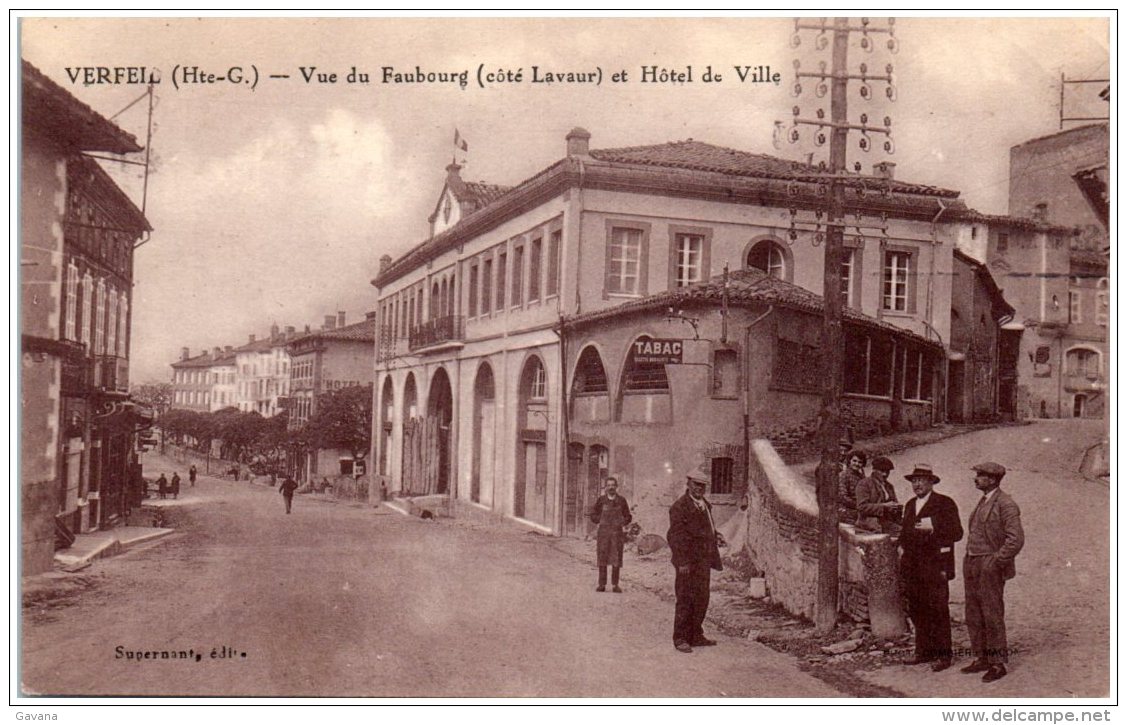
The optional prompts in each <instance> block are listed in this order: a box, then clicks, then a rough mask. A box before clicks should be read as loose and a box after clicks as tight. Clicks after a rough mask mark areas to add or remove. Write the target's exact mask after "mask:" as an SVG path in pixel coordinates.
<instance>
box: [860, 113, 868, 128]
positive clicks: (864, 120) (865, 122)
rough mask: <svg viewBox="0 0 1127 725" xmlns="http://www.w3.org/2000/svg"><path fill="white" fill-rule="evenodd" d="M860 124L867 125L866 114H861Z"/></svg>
mask: <svg viewBox="0 0 1127 725" xmlns="http://www.w3.org/2000/svg"><path fill="white" fill-rule="evenodd" d="M861 123H862V125H867V124H868V123H869V114H867V113H862V114H861Z"/></svg>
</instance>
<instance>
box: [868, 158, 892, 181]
mask: <svg viewBox="0 0 1127 725" xmlns="http://www.w3.org/2000/svg"><path fill="white" fill-rule="evenodd" d="M873 176H875V177H877V178H878V179H888V180H889V181H891V180H892V179H895V178H896V163H895V162H893V161H881V162H880V163H877V164H873Z"/></svg>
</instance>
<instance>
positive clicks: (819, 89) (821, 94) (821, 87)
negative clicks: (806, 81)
mask: <svg viewBox="0 0 1127 725" xmlns="http://www.w3.org/2000/svg"><path fill="white" fill-rule="evenodd" d="M829 90H830V87H829V86H827V85H826V83H825V81H823V82H821V83H819V84H818V85H816V86H814V95H815V96H817V97H818V98H825V96H826V93H827V92H829Z"/></svg>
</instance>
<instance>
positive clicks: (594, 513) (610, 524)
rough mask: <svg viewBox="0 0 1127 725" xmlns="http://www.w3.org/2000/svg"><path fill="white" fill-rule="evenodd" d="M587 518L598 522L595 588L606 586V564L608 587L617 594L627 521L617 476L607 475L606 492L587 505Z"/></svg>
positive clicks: (599, 589) (627, 508) (626, 512)
mask: <svg viewBox="0 0 1127 725" xmlns="http://www.w3.org/2000/svg"><path fill="white" fill-rule="evenodd" d="M590 516H591V521H592V522H593V523H596V524H598V525H599V529H598V533H597V538H596V542H597V543H596V548H595V555H596V557H597V563H598V567H599V585H598V586H597V587H596V588H595V591H597V592H605V591H606V590H607V567H608V566H609V567H610V583H611V591H613V592H614V593H616V594H621V593H622V589H621V588H619V586H618V576H619V572H620V571H621V569H622V547H623V544H624V543H625V542H626V527H627V526H629V525H630V520H631V518H632V517H631V515H630V505H629V504H628V503H626V499H624V498H622V497H621V496H619V495H618V479H616V478H608V479H607V482H606V492H605V493H604V494H603V495H602V496H599V500H598V501H596V502H595V505H594V506H593V507H592V508H591V514H590Z"/></svg>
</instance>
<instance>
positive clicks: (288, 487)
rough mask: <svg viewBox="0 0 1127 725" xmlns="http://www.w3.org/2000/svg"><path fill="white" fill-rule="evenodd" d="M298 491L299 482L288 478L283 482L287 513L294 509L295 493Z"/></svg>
mask: <svg viewBox="0 0 1127 725" xmlns="http://www.w3.org/2000/svg"><path fill="white" fill-rule="evenodd" d="M296 490H297V481H295V480H293V478H291V477H289V476H286V480H285V481H283V482H282V488H281V492H282V498H284V499H285V500H286V513H287V514H288V513H289V512H290V509H291V508H292V507H293V492H294V491H296Z"/></svg>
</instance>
